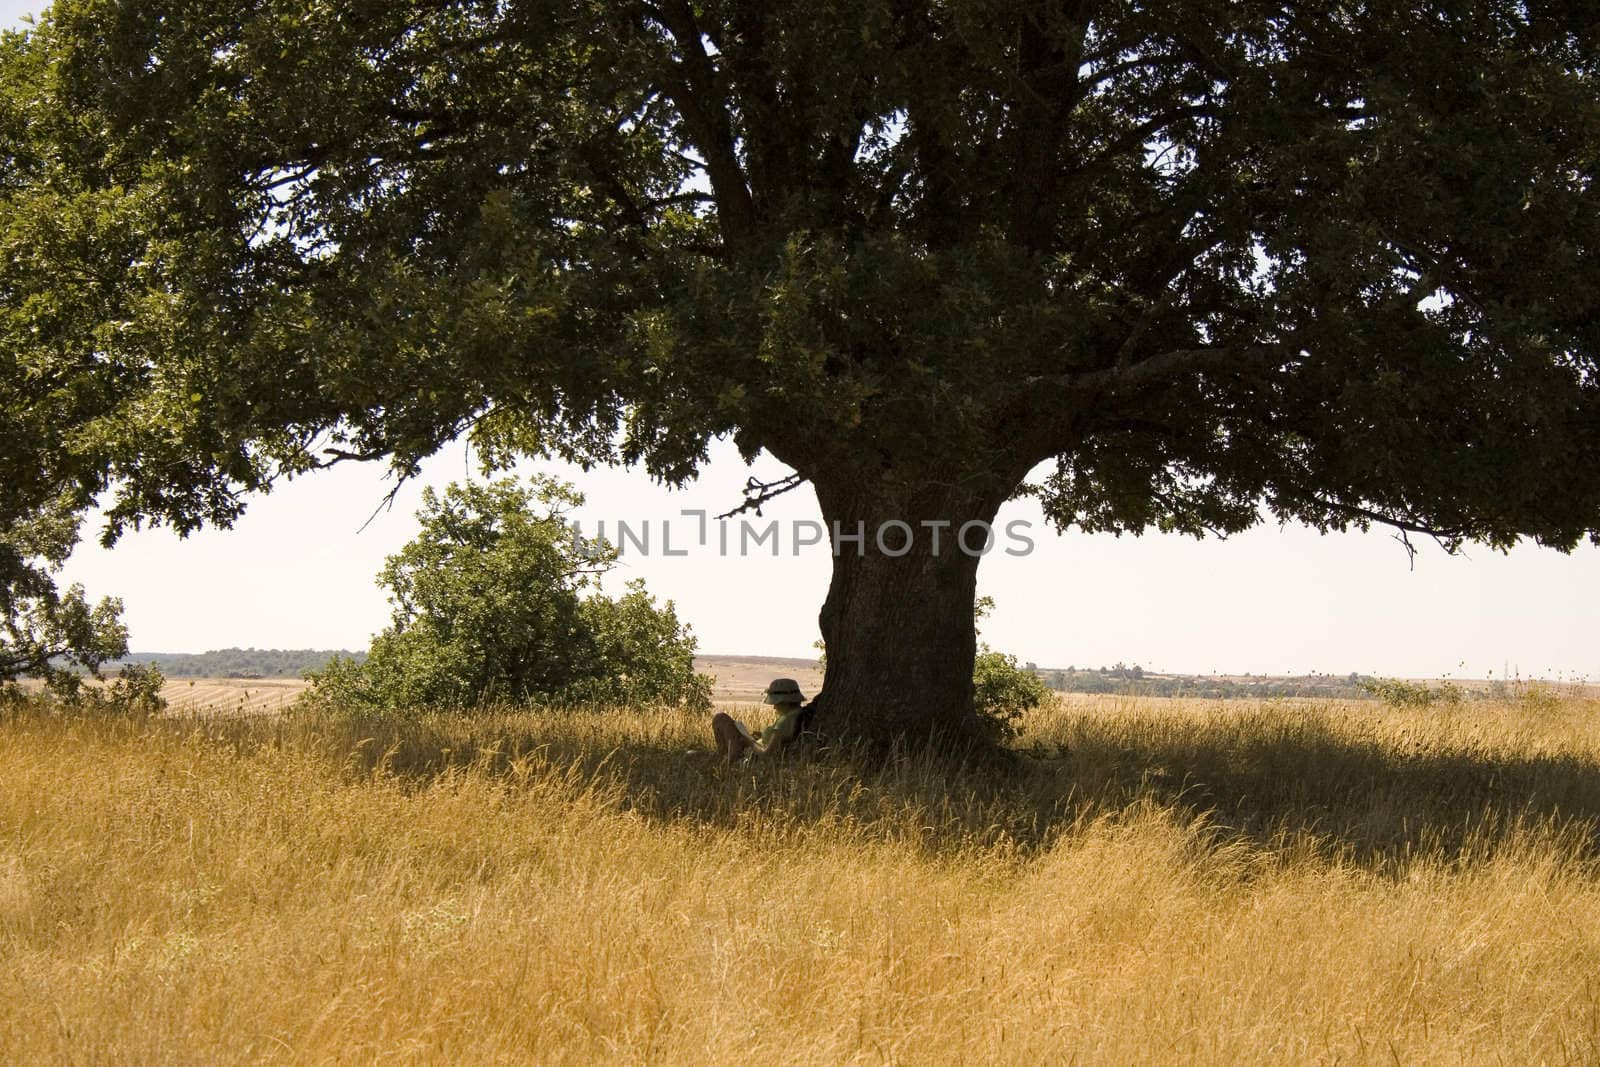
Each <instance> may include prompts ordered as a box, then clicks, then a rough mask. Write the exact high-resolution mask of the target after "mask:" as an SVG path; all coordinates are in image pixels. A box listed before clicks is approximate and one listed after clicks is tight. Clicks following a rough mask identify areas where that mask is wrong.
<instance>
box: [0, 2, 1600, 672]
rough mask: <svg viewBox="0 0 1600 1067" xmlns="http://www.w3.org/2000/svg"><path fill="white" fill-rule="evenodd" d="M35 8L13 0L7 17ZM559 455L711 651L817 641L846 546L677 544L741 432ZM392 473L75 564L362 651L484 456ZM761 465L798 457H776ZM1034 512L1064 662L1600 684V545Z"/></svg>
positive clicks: (1052, 639) (598, 515) (1003, 617)
mask: <svg viewBox="0 0 1600 1067" xmlns="http://www.w3.org/2000/svg"><path fill="white" fill-rule="evenodd" d="M37 9H38V5H36V4H34V3H31V2H21V3H19V2H17V0H0V26H5V25H11V24H13V23H15V21H16V20H17V19H18V18H20V16H21V15H22V14H23V13H25V12H27V11H29V10H37ZM530 469H532V468H530ZM541 469H546V470H549V471H551V472H553V473H557V474H562V475H564V476H566V477H568V478H569V479H570V480H572V481H574V482H576V483H577V484H578V486H579V488H580V489H581V490H583V491H584V492H585V493H586V495H587V496H588V498H589V503H588V506H587V507H586V508H585V509H584V511H583V512H582V513H580V516H579V518H580V519H581V520H583V521H584V522H585V525H586V527H588V528H592V527H593V525H594V523H595V522H597V521H598V520H602V519H603V520H606V521H607V523H608V525H609V524H613V523H615V521H617V520H619V519H620V520H627V521H631V522H634V523H639V522H641V521H644V520H649V521H650V522H651V523H652V526H653V529H654V531H655V541H654V542H653V547H657V549H658V550H657V552H656V553H655V554H653V555H651V556H650V557H648V558H640V557H639V556H638V555H637V554H634V555H632V556H630V557H629V558H628V559H627V560H626V564H627V565H626V566H625V567H623V568H622V569H621V570H619V571H618V577H619V578H631V577H643V578H644V579H645V580H646V582H647V584H648V586H649V588H650V590H651V591H652V592H654V593H655V594H656V595H657V596H659V597H663V598H670V599H672V600H674V601H676V603H677V607H678V611H679V614H680V616H681V617H683V618H684V619H686V620H687V621H688V622H689V623H690V624H691V625H692V626H693V628H694V631H695V633H696V634H697V635H698V637H699V639H700V647H701V649H702V651H706V652H718V653H730V652H741V653H748V654H765V655H779V656H810V655H813V654H814V651H813V649H812V647H811V646H812V642H813V641H815V640H816V639H817V636H818V632H817V624H816V618H817V610H818V608H819V607H820V606H821V603H822V599H823V597H824V595H825V594H826V592H827V582H828V563H829V559H828V553H827V549H826V547H822V546H818V547H813V548H810V549H807V550H804V551H803V552H802V553H801V554H800V555H798V556H795V555H791V554H789V553H790V547H791V546H790V544H789V543H788V539H787V530H788V526H787V525H785V531H786V535H785V543H784V545H783V552H784V555H782V556H780V557H779V558H776V559H774V558H772V557H771V556H770V555H766V554H759V555H752V556H747V557H744V558H739V557H737V556H730V557H727V558H719V556H718V554H717V552H716V550H715V541H716V537H715V534H714V533H713V535H712V537H711V541H712V545H711V546H710V547H708V548H699V547H697V546H694V545H692V544H690V545H689V554H688V555H686V556H681V557H671V558H668V557H665V556H663V555H661V554H660V552H659V538H660V532H659V531H660V528H661V525H662V524H663V523H664V522H668V521H669V520H670V525H671V528H672V537H673V541H674V546H675V547H677V546H679V545H682V544H683V543H684V542H685V541H689V542H692V541H693V539H694V538H693V535H694V533H695V532H696V524H695V522H694V520H692V519H686V518H682V517H681V516H680V515H679V511H680V509H696V508H699V509H705V510H707V511H710V512H712V513H713V514H714V513H716V512H720V511H726V510H728V509H729V508H730V507H732V506H733V505H734V504H736V503H737V502H738V501H739V499H740V493H739V489H740V486H742V485H743V483H744V479H745V478H746V477H747V476H748V475H749V473H750V472H749V471H748V470H747V469H746V468H745V467H744V465H743V464H742V463H741V462H740V460H739V458H738V456H737V454H736V453H735V452H734V451H733V449H732V448H731V447H720V448H718V449H717V450H716V451H715V453H714V456H713V461H712V463H711V464H710V466H709V467H708V468H707V470H706V471H705V472H704V473H703V475H702V477H701V479H700V480H699V481H698V482H697V483H695V484H694V485H693V486H691V487H690V488H689V489H687V490H684V491H680V492H677V493H669V492H667V491H666V490H664V489H662V488H660V487H658V486H655V485H653V484H652V483H651V482H650V481H649V479H648V478H647V477H645V476H644V475H643V474H640V473H630V472H626V471H596V472H590V473H588V474H583V473H581V472H576V471H572V470H566V469H564V468H561V467H560V466H559V465H556V464H544V465H541ZM381 473H382V472H381V471H379V470H376V469H373V468H370V467H360V466H357V467H352V468H350V469H347V470H334V471H329V472H325V473H323V474H321V475H317V476H314V477H311V478H307V479H303V480H301V481H299V482H296V483H293V484H291V485H288V486H285V487H284V488H282V489H281V490H279V491H278V492H275V493H273V494H272V495H270V496H268V497H264V498H261V499H260V500H258V501H257V502H255V504H253V505H252V507H251V509H250V511H249V512H248V513H247V514H246V515H245V517H244V519H243V520H242V521H241V522H240V523H239V525H238V526H237V527H236V528H235V529H233V530H231V531H206V532H203V533H201V534H198V535H196V536H194V537H191V538H189V539H188V540H187V541H179V540H178V539H176V538H175V537H173V536H172V535H170V534H169V533H167V532H165V531H145V532H141V533H136V534H130V535H129V536H127V537H126V538H124V540H123V541H122V543H121V544H119V545H118V546H117V547H116V548H115V549H114V550H112V551H109V552H107V551H104V550H101V549H100V548H98V546H96V545H93V544H86V545H84V546H83V547H81V548H80V549H79V550H78V552H77V553H75V554H74V556H73V558H72V560H71V561H70V562H69V564H68V566H67V568H66V570H65V572H64V575H63V577H64V579H65V580H67V581H81V582H83V583H84V584H85V585H86V586H87V587H88V590H89V593H90V595H91V596H101V595H116V596H120V597H122V599H123V601H124V603H125V614H124V618H125V620H126V621H127V623H128V625H129V627H130V629H131V631H132V644H133V647H134V649H135V650H138V651H147V652H153V651H162V652H198V651H203V650H205V649H210V648H223V647H228V646H235V645H237V646H255V647H259V648H351V649H354V648H364V647H365V646H366V644H367V641H368V639H369V637H370V636H371V634H372V633H373V632H375V631H376V630H379V629H381V628H382V627H383V626H384V625H386V623H387V621H388V606H387V604H386V603H385V600H384V596H383V592H382V591H381V590H380V589H378V587H377V586H376V585H375V584H374V581H373V579H374V576H375V575H376V573H377V571H378V569H379V567H381V566H382V563H383V559H384V557H385V556H386V555H387V554H389V553H391V552H394V551H395V550H396V549H398V548H399V547H400V546H401V545H402V544H404V543H405V542H406V541H407V540H408V539H409V538H410V537H411V536H412V535H413V534H414V533H415V531H416V527H417V524H416V521H415V519H414V517H413V514H412V513H413V512H414V511H415V509H416V506H417V501H418V497H419V495H420V489H421V485H422V484H434V485H443V484H444V483H446V482H448V481H450V480H452V479H457V478H462V477H466V476H469V475H470V474H471V473H472V471H471V464H470V463H469V462H468V460H467V456H466V453H465V450H464V449H463V448H460V447H456V448H453V449H450V450H448V451H447V452H446V453H445V454H442V455H441V456H439V457H436V458H435V460H434V461H432V462H431V463H429V464H428V466H427V468H426V470H425V472H424V478H423V479H421V480H419V482H418V483H415V484H411V485H407V486H406V487H405V488H404V490H403V491H402V493H401V494H400V497H399V499H398V501H397V502H396V504H395V507H394V508H393V509H392V510H391V511H389V512H386V513H383V514H380V515H379V516H378V517H377V518H376V519H375V520H374V521H373V522H372V523H371V525H370V526H368V527H367V529H366V530H365V531H364V532H358V530H359V528H360V527H361V525H362V523H363V522H365V521H366V519H367V517H368V515H370V514H371V513H372V511H373V509H374V508H375V507H376V506H377V505H378V503H379V502H380V501H381V499H382V497H383V495H384V493H385V492H387V489H388V485H387V483H385V482H383V481H382V480H381ZM757 473H759V474H761V475H763V476H775V475H778V474H781V473H783V472H782V470H781V468H779V467H778V466H777V465H776V464H775V463H770V462H769V463H768V464H767V465H765V466H758V468H757ZM765 514H766V517H767V518H776V519H779V520H780V521H781V522H782V523H784V524H788V523H790V522H792V521H794V520H814V519H816V518H817V510H816V500H815V497H814V496H813V495H812V493H811V491H810V490H809V488H802V489H800V490H798V491H796V492H793V493H790V494H788V495H787V496H785V497H782V498H780V499H779V500H777V501H774V502H772V503H771V504H770V505H768V507H767V508H766V509H765ZM1013 519H1023V520H1029V521H1031V522H1032V524H1033V526H1032V529H1031V536H1032V538H1033V540H1034V541H1035V546H1036V547H1035V550H1034V551H1033V552H1032V553H1031V554H1030V555H1027V556H1023V557H1010V556H1006V555H1004V554H1003V552H1001V551H996V552H994V553H992V554H991V555H990V556H989V557H988V558H987V559H986V560H985V561H984V563H983V565H982V567H981V568H980V569H979V574H978V582H979V591H980V592H981V593H984V594H987V595H989V596H992V597H994V598H995V600H996V602H997V609H996V611H995V614H994V616H993V617H992V618H991V619H989V620H988V621H987V622H986V624H985V626H984V633H983V636H984V639H985V640H986V641H988V642H989V643H990V644H991V645H993V646H994V647H996V648H1000V649H1003V650H1005V651H1008V652H1013V653H1015V654H1017V655H1018V656H1019V657H1021V658H1023V659H1027V660H1034V661H1036V662H1038V663H1039V664H1040V665H1043V666H1060V667H1064V666H1067V665H1069V664H1071V665H1076V666H1080V667H1082V666H1100V665H1102V664H1111V663H1115V662H1116V661H1118V660H1122V661H1125V662H1127V663H1130V664H1132V663H1139V664H1141V665H1143V666H1144V667H1146V668H1147V669H1154V670H1175V671H1185V672H1193V673H1205V672H1210V671H1213V670H1216V671H1222V672H1224V673H1234V672H1245V671H1249V672H1253V673H1273V674H1281V673H1302V672H1308V671H1312V670H1320V671H1327V672H1336V673H1344V672H1347V671H1352V670H1357V671H1362V672H1368V673H1373V674H1382V675H1399V676H1411V677H1418V676H1441V675H1452V676H1456V677H1484V676H1486V675H1488V674H1489V673H1490V672H1493V675H1494V676H1496V677H1498V676H1500V675H1501V673H1502V671H1504V670H1505V669H1506V668H1510V669H1511V670H1513V671H1520V672H1521V674H1522V675H1523V676H1524V677H1528V676H1544V677H1555V678H1589V679H1600V642H1597V641H1596V639H1595V635H1596V634H1600V549H1596V548H1594V547H1592V546H1587V547H1585V548H1583V549H1581V550H1579V551H1578V552H1576V553H1575V554H1573V555H1572V556H1562V555H1560V554H1559V553H1556V552H1552V551H1548V550H1544V549H1539V548H1537V547H1535V546H1532V545H1524V546H1521V547H1519V548H1517V549H1515V550H1513V551H1512V552H1510V553H1509V554H1507V555H1500V554H1498V553H1494V552H1491V551H1489V550H1487V549H1483V548H1471V547H1469V548H1468V549H1467V551H1466V552H1465V554H1464V555H1463V556H1461V557H1455V558H1452V557H1448V556H1446V555H1445V554H1444V553H1443V552H1441V551H1440V550H1438V549H1436V548H1435V547H1434V546H1433V545H1432V543H1431V542H1427V541H1425V540H1419V541H1418V546H1419V548H1420V552H1419V554H1418V556H1417V559H1416V565H1415V567H1414V568H1413V567H1412V566H1411V565H1410V563H1409V561H1408V559H1407V557H1406V553H1405V551H1404V549H1403V548H1401V546H1400V545H1399V544H1398V543H1397V542H1396V541H1394V539H1393V538H1392V537H1391V536H1390V534H1389V533H1388V532H1386V531H1376V530H1375V531H1373V532H1371V533H1369V534H1364V535H1362V534H1348V535H1338V536H1328V537H1322V536H1319V535H1318V534H1316V533H1315V532H1314V531H1311V530H1307V529H1304V528H1299V527H1290V528H1287V529H1282V530H1280V529H1279V528H1277V527H1276V526H1266V527H1261V528H1258V529H1256V530H1253V531H1251V532H1249V533H1247V534H1244V535H1240V536H1238V537H1235V538H1231V539H1229V540H1227V541H1225V542H1224V541H1217V540H1215V539H1211V540H1206V541H1203V542H1196V541H1194V540H1191V539H1189V538H1181V537H1169V536H1161V535H1154V534H1152V535H1147V536H1145V537H1140V538H1132V537H1125V538H1122V539H1120V540H1119V539H1117V538H1114V537H1110V536H1101V535H1096V536H1088V535H1084V534H1080V533H1076V532H1073V533H1068V534H1066V535H1062V536H1058V535H1056V534H1053V533H1051V532H1050V531H1049V530H1048V529H1047V528H1046V527H1045V526H1044V524H1043V522H1042V519H1041V518H1040V516H1039V513H1038V510H1037V506H1036V505H1035V504H1034V503H1033V502H1032V501H1027V500H1023V501H1014V502H1012V503H1010V504H1008V505H1007V506H1006V507H1005V509H1003V510H1002V512H1001V516H1000V521H999V523H998V524H997V525H1000V526H1003V525H1004V524H1005V523H1007V522H1010V521H1012V520H1013ZM680 535H683V536H682V537H681V538H680ZM733 538H734V540H735V541H736V540H737V527H735V528H734V530H733ZM92 539H93V534H92V532H91V534H90V540H91V541H92ZM1002 547H1003V546H1002Z"/></svg>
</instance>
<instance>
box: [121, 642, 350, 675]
mask: <svg viewBox="0 0 1600 1067" xmlns="http://www.w3.org/2000/svg"><path fill="white" fill-rule="evenodd" d="M335 656H339V657H342V658H345V659H352V660H355V661H356V662H358V663H359V662H362V661H363V660H365V659H366V657H367V654H366V653H365V652H346V651H345V650H343V649H315V648H217V649H212V650H211V651H209V652H201V653H198V654H194V653H186V652H135V653H133V654H131V655H130V656H128V660H129V661H130V662H134V663H154V664H155V665H156V666H157V667H159V668H160V669H161V673H162V674H164V675H166V676H167V677H168V678H300V677H303V676H304V675H305V673H306V672H307V671H314V670H319V669H321V668H322V667H325V666H327V664H328V661H329V660H331V659H333V658H334V657H335Z"/></svg>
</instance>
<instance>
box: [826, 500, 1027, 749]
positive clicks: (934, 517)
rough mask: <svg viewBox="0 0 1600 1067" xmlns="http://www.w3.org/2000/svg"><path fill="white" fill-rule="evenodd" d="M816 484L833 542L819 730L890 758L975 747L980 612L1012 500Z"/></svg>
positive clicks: (976, 734)
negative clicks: (984, 567) (985, 562)
mask: <svg viewBox="0 0 1600 1067" xmlns="http://www.w3.org/2000/svg"><path fill="white" fill-rule="evenodd" d="M815 484H816V488H817V498H818V500H819V502H820V503H821V505H822V514H823V519H824V521H825V522H826V523H827V524H828V526H829V529H830V536H831V537H833V539H834V540H833V546H834V557H833V580H832V582H831V583H830V584H829V587H828V598H827V600H826V601H825V602H824V604H823V607H822V614H821V617H820V620H819V621H820V622H821V626H822V639H823V643H824V647H825V650H826V655H827V666H826V668H825V670H824V674H823V683H822V693H821V695H820V696H819V697H818V698H817V715H816V719H815V726H816V728H817V729H818V730H819V732H821V733H822V734H823V736H825V737H830V738H840V739H844V740H863V741H866V742H868V743H869V744H872V745H873V746H874V747H876V748H879V749H880V750H881V749H883V748H886V747H887V746H888V745H890V744H893V743H894V742H896V741H904V742H907V743H910V744H919V743H922V742H925V741H929V740H933V741H935V742H940V743H956V744H959V743H962V742H964V741H967V740H971V739H974V738H976V737H977V736H978V732H977V730H976V727H977V717H976V714H975V712H974V710H973V703H972V696H973V690H972V667H973V658H974V655H975V651H976V637H975V632H974V628H973V602H974V598H975V596H976V590H977V574H978V562H979V559H980V558H981V557H980V551H979V550H981V549H983V548H984V546H985V541H986V537H987V533H988V529H989V525H988V524H989V523H991V522H992V521H993V519H994V516H995V513H996V512H997V511H998V510H999V506H1000V502H1001V499H1003V498H1002V497H1001V496H999V495H995V496H993V497H992V498H983V497H980V496H975V495H973V494H971V493H961V492H959V491H956V490H952V489H950V488H948V487H942V488H939V489H936V490H924V491H922V492H920V493H912V492H885V491H881V490H880V491H878V492H870V491H869V492H863V491H862V490H861V488H860V487H859V486H851V487H849V488H841V487H836V486H832V485H830V484H829V483H828V482H827V481H826V480H822V481H819V482H817V483H815ZM966 524H973V525H970V526H968V527H967V536H966V544H967V545H968V546H970V548H971V551H966V550H964V549H963V546H962V543H961V537H960V534H961V531H962V529H963V526H964V525H966ZM858 534H859V535H860V538H859V540H858V539H856V535H858ZM840 535H842V536H840ZM936 541H937V544H936V543H935V542H936Z"/></svg>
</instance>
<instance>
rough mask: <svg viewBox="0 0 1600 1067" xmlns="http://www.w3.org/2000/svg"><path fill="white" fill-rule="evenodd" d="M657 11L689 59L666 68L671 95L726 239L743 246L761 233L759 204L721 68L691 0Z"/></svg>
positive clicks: (670, 2)
mask: <svg viewBox="0 0 1600 1067" xmlns="http://www.w3.org/2000/svg"><path fill="white" fill-rule="evenodd" d="M656 10H657V11H659V13H660V18H661V20H662V24H663V25H665V26H666V28H667V31H668V32H669V33H670V34H671V35H672V39H673V41H674V42H675V43H676V44H677V47H678V52H679V54H680V55H681V56H682V57H683V58H682V60H681V61H678V62H673V61H668V63H667V64H666V70H665V71H664V73H663V77H664V81H665V86H666V90H667V95H668V96H670V97H671V98H672V102H673V103H674V104H675V105H677V108H678V113H679V114H680V115H682V116H683V121H684V125H685V126H686V127H687V128H688V131H689V136H690V139H691V140H692V141H693V142H694V146H695V147H696V148H697V149H699V151H700V154H701V155H702V156H704V157H705V160H706V177H707V178H708V179H709V180H710V182H711V191H712V193H713V194H714V195H715V196H716V199H717V219H718V221H719V222H720V223H721V225H722V231H723V237H724V240H726V241H727V242H728V243H729V244H730V245H741V244H743V243H745V242H746V241H747V240H748V239H749V238H750V237H751V236H752V235H753V233H754V231H755V225H756V205H755V199H754V198H753V197H752V195H751V193H750V186H749V183H748V182H747V181H746V180H745V174H744V169H743V167H741V166H740V163H739V154H738V146H737V141H736V140H735V138H734V135H733V123H732V120H731V119H730V117H729V114H728V106H727V101H726V99H725V97H724V95H723V93H722V92H721V91H720V89H719V87H718V81H719V79H718V77H717V71H716V65H715V64H714V63H713V62H712V61H711V57H710V56H709V55H707V54H706V50H705V43H704V42H703V41H702V40H701V32H700V27H699V24H698V22H697V21H696V20H695V17H694V12H693V11H692V10H690V8H689V5H688V3H687V2H685V0H663V2H662V3H661V5H660V6H659V7H658V8H656Z"/></svg>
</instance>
